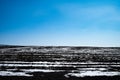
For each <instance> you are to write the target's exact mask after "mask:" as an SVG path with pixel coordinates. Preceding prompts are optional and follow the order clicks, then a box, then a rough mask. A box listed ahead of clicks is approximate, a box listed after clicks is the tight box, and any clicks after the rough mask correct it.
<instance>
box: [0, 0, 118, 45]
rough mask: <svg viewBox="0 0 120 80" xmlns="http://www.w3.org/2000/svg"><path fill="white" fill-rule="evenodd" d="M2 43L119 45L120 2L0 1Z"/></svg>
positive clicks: (91, 0) (85, 0) (65, 0)
mask: <svg viewBox="0 0 120 80" xmlns="http://www.w3.org/2000/svg"><path fill="white" fill-rule="evenodd" d="M0 44H12V45H40V46H45V45H49V46H50V45H51V46H54V45H55V46H58V45H60V46H120V0H0Z"/></svg>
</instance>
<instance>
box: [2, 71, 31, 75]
mask: <svg viewBox="0 0 120 80" xmlns="http://www.w3.org/2000/svg"><path fill="white" fill-rule="evenodd" d="M0 76H33V75H30V74H26V73H24V72H10V71H0Z"/></svg>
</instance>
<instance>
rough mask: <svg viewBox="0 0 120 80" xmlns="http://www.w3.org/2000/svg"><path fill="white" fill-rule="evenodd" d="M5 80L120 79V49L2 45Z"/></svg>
mask: <svg viewBox="0 0 120 80" xmlns="http://www.w3.org/2000/svg"><path fill="white" fill-rule="evenodd" d="M0 79H3V80H13V79H18V80H30V79H31V80H33V79H34V80H80V79H82V80H101V79H102V80H103V79H104V80H119V79H120V47H72V46H5V45H1V46H0Z"/></svg>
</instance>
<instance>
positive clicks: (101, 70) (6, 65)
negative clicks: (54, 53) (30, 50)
mask: <svg viewBox="0 0 120 80" xmlns="http://www.w3.org/2000/svg"><path fill="white" fill-rule="evenodd" d="M0 67H1V69H0V76H27V77H30V76H34V75H32V74H30V73H34V72H44V73H49V72H58V73H59V72H67V73H66V74H65V75H64V76H65V77H69V76H75V77H85V76H120V71H119V70H117V69H116V68H115V69H114V68H113V67H120V63H114V62H112V63H109V62H106V63H103V62H46V61H45V62H42V61H38V62H22V61H1V62H0Z"/></svg>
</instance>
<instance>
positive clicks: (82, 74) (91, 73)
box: [65, 71, 120, 77]
mask: <svg viewBox="0 0 120 80" xmlns="http://www.w3.org/2000/svg"><path fill="white" fill-rule="evenodd" d="M115 75H120V72H102V71H80V73H68V74H66V75H65V76H66V77H68V76H75V77H85V76H115Z"/></svg>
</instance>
